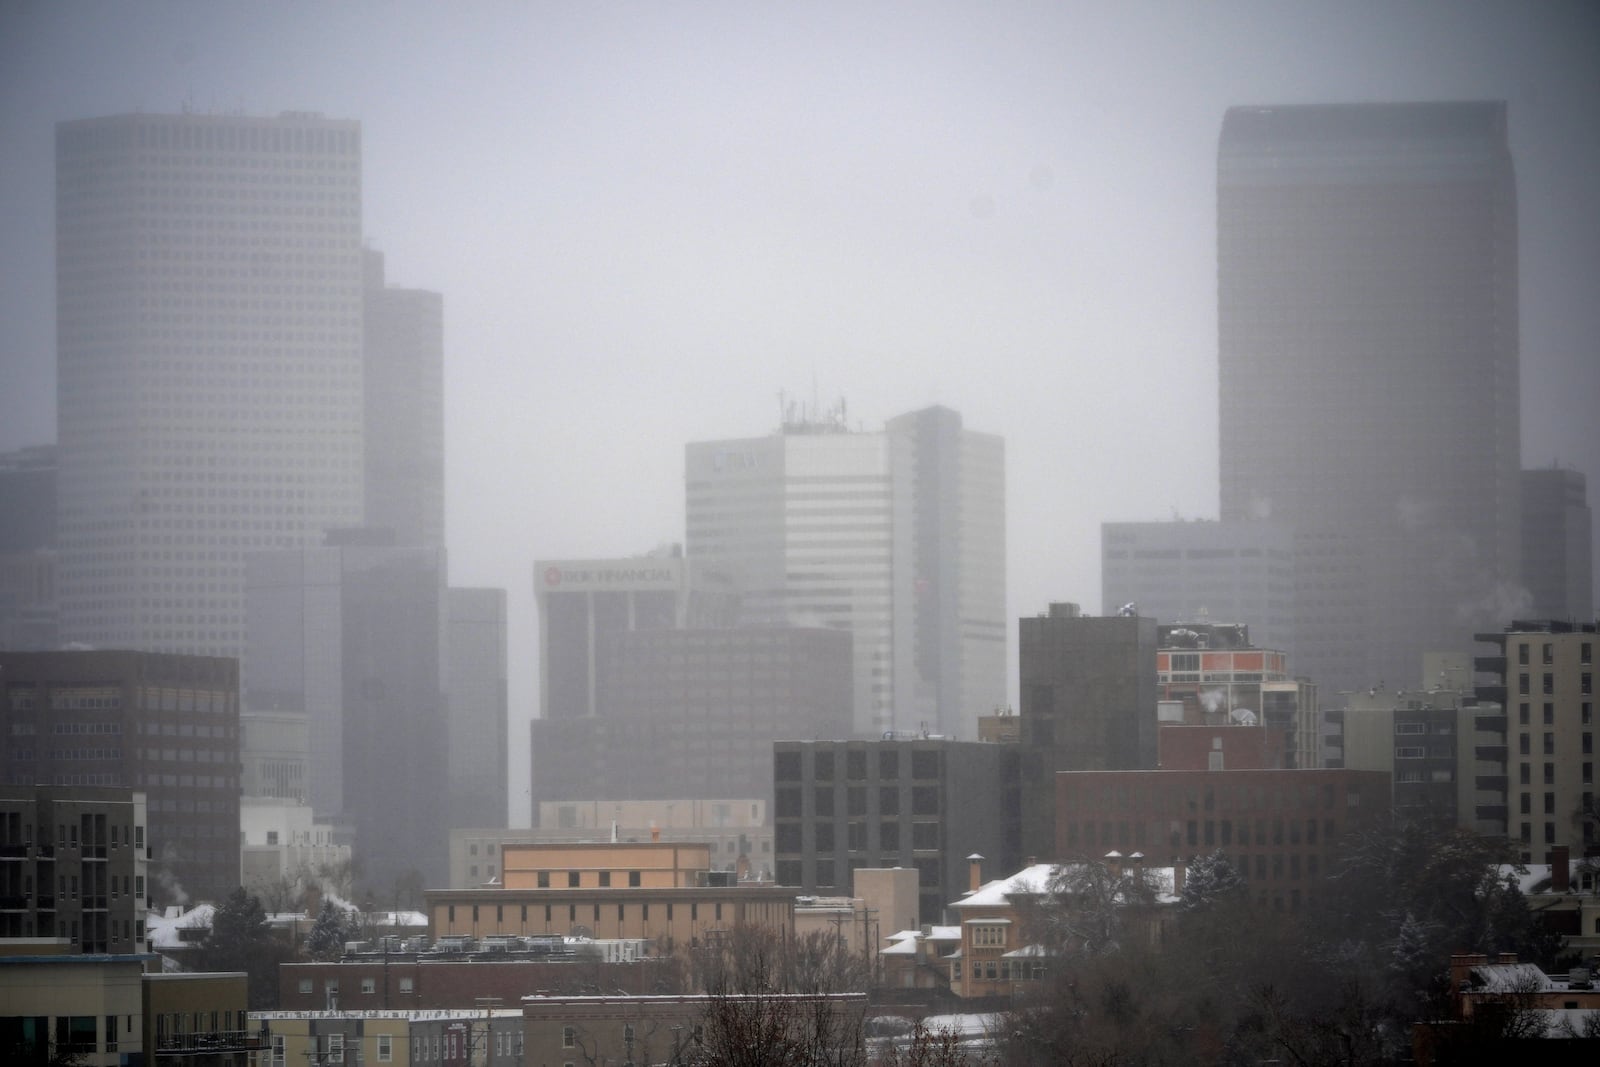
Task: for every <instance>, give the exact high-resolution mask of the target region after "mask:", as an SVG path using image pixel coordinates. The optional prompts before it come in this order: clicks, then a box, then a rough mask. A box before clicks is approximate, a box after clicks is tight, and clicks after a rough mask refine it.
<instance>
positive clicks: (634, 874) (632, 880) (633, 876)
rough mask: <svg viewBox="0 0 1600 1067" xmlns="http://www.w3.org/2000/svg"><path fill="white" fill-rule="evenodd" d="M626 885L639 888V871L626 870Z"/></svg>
mask: <svg viewBox="0 0 1600 1067" xmlns="http://www.w3.org/2000/svg"><path fill="white" fill-rule="evenodd" d="M628 885H629V887H630V888H633V889H638V888H639V885H640V876H639V872H638V871H629V872H628Z"/></svg>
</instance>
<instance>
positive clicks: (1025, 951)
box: [1000, 945, 1050, 960]
mask: <svg viewBox="0 0 1600 1067" xmlns="http://www.w3.org/2000/svg"><path fill="white" fill-rule="evenodd" d="M1048 955H1050V953H1049V952H1048V951H1047V950H1046V949H1045V947H1044V946H1043V945H1023V946H1022V947H1021V948H1014V949H1012V950H1011V951H1010V952H1007V953H1005V954H1004V955H1002V956H1001V957H1000V958H1001V959H1003V960H1015V959H1024V958H1028V957H1033V956H1039V957H1044V956H1048Z"/></svg>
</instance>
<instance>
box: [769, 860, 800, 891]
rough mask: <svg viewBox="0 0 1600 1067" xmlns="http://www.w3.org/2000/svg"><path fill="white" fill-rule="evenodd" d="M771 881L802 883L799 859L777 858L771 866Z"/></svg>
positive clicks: (792, 883)
mask: <svg viewBox="0 0 1600 1067" xmlns="http://www.w3.org/2000/svg"><path fill="white" fill-rule="evenodd" d="M772 878H773V881H775V882H777V883H778V884H779V885H792V886H797V885H802V884H803V883H802V881H801V878H800V861H799V860H779V861H778V862H777V863H775V864H773V867H772Z"/></svg>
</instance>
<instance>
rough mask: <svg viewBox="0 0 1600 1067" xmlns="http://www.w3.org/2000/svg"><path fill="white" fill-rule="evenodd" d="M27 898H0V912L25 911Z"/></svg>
mask: <svg viewBox="0 0 1600 1067" xmlns="http://www.w3.org/2000/svg"><path fill="white" fill-rule="evenodd" d="M27 910H28V898H27V897H0V911H27Z"/></svg>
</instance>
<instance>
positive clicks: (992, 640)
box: [685, 408, 1007, 738]
mask: <svg viewBox="0 0 1600 1067" xmlns="http://www.w3.org/2000/svg"><path fill="white" fill-rule="evenodd" d="M1004 468H1005V459H1004V444H1003V442H1002V441H1001V439H1000V438H998V437H995V436H992V435H988V434H979V433H974V432H972V431H969V430H965V429H963V428H962V426H961V419H960V416H959V415H957V414H956V413H955V412H953V411H948V410H946V409H942V408H930V409H927V410H925V411H920V412H913V413H910V414H908V415H904V416H901V417H899V418H897V419H893V420H891V421H890V422H889V424H888V427H887V428H886V429H885V430H884V431H882V432H852V431H850V430H849V429H848V428H847V427H846V425H845V424H844V420H843V418H842V417H837V418H829V419H823V420H799V419H795V420H789V421H786V422H785V424H784V426H783V427H782V429H781V431H780V432H778V433H776V434H772V435H769V436H766V437H758V438H746V439H740V440H730V441H708V442H696V443H692V444H690V445H689V446H688V447H687V450H686V462H685V471H686V499H687V526H688V529H687V533H688V545H687V549H688V555H689V558H690V559H691V560H692V561H707V562H714V563H715V564H716V565H717V566H718V567H719V568H720V569H722V570H724V571H726V572H727V574H728V575H729V576H730V578H731V579H732V580H733V581H734V583H735V585H736V586H737V587H738V589H739V592H740V596H741V600H740V618H741V621H742V622H743V623H745V624H750V625H773V626H777V625H783V626H823V627H828V628H833V629H844V630H848V631H850V633H851V635H852V641H853V645H854V649H853V651H854V690H855V699H854V706H855V723H856V728H857V730H858V731H859V732H862V733H868V734H874V735H876V734H881V733H883V732H885V731H890V730H916V729H921V730H925V731H927V732H930V733H940V734H947V735H952V736H964V737H968V738H972V737H976V736H977V717H978V715H980V714H983V713H987V712H988V711H990V710H992V709H993V708H994V707H995V706H996V705H997V704H1000V703H1002V702H1003V701H1004V698H1005V672H1006V666H1005V663H1006V660H1005V650H1006V633H1007V617H1006V613H1005V484H1004Z"/></svg>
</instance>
